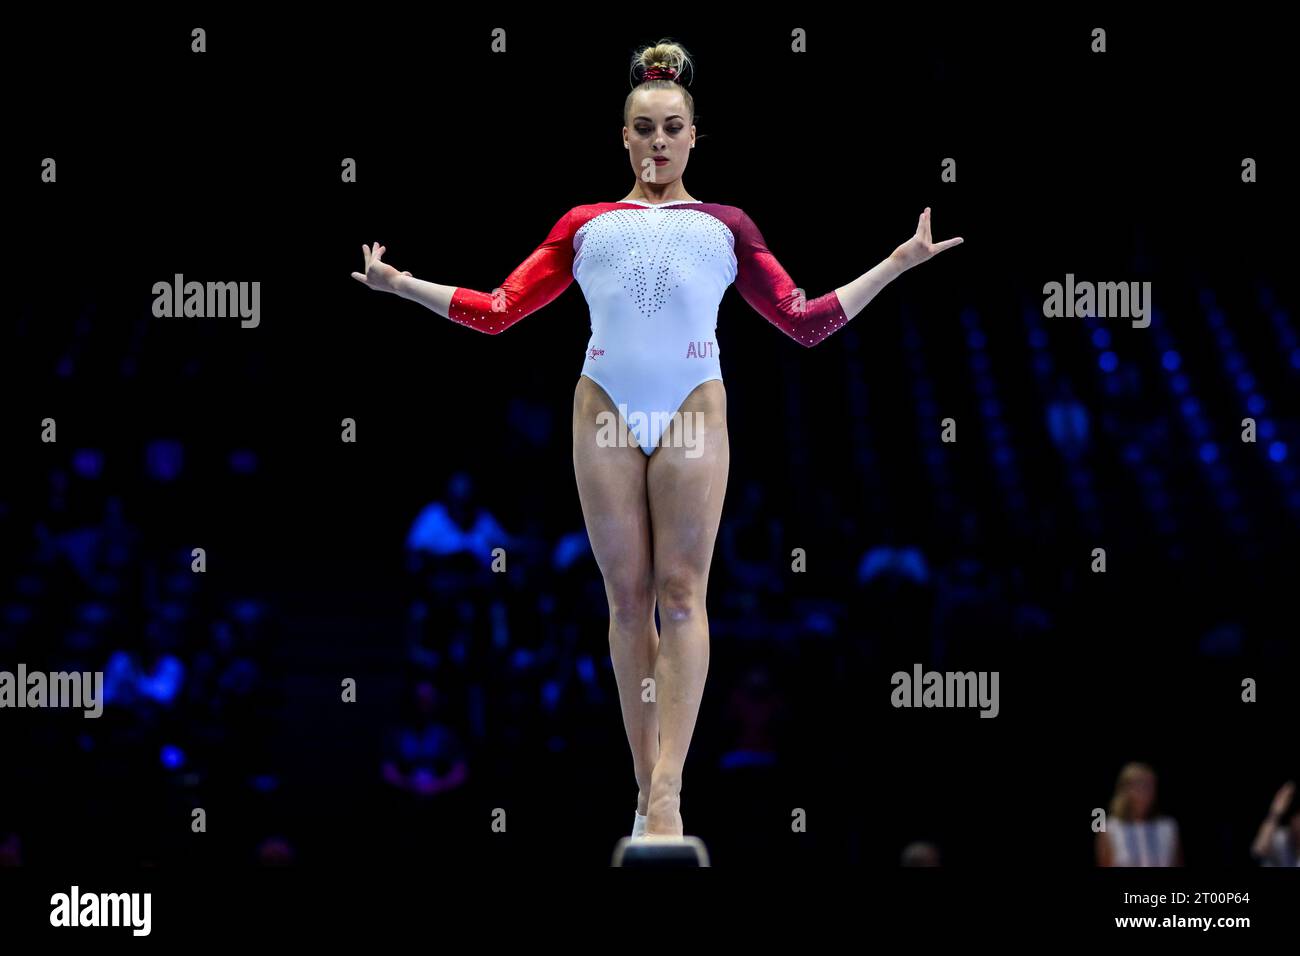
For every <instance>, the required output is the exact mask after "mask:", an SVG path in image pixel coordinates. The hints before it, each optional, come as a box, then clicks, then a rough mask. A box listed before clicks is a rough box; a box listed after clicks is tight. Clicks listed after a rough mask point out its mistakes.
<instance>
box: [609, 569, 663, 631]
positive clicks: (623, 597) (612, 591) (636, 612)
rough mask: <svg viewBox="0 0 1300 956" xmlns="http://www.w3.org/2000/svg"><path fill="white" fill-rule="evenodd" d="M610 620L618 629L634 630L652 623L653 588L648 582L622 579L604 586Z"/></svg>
mask: <svg viewBox="0 0 1300 956" xmlns="http://www.w3.org/2000/svg"><path fill="white" fill-rule="evenodd" d="M605 596H606V598H607V599H608V600H609V616H610V619H611V620H612V621H613V622H614V623H615V624H616V625H617V626H619V627H628V628H636V627H641V626H642V625H645V624H646V623H652V622H653V621H654V600H655V594H654V587H653V585H652V583H651V582H650V581H649V580H644V581H642V580H631V579H622V580H618V581H612V582H609V583H608V584H606V586H605Z"/></svg>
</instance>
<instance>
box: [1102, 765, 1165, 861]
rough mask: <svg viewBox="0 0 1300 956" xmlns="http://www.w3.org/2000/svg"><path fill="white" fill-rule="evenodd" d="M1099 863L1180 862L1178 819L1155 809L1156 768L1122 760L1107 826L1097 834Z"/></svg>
mask: <svg viewBox="0 0 1300 956" xmlns="http://www.w3.org/2000/svg"><path fill="white" fill-rule="evenodd" d="M1097 865H1098V866H1182V865H1183V848H1182V844H1181V842H1180V840H1179V836H1178V823H1177V821H1175V820H1174V819H1173V818H1172V817H1167V816H1159V815H1157V813H1156V772H1155V771H1154V770H1152V769H1151V767H1149V766H1147V765H1146V764H1144V763H1136V762H1134V763H1129V764H1125V766H1124V769H1123V770H1121V771H1120V773H1119V779H1118V780H1117V781H1116V783H1115V795H1114V797H1113V798H1112V800H1111V803H1110V814H1109V816H1108V817H1107V819H1106V830H1105V832H1103V833H1098V834H1097Z"/></svg>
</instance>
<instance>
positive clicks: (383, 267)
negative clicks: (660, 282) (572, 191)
mask: <svg viewBox="0 0 1300 956" xmlns="http://www.w3.org/2000/svg"><path fill="white" fill-rule="evenodd" d="M572 225H573V213H572V210H570V211H569V212H567V213H565V214H564V215H563V216H561V217H560V220H559V221H558V222H556V224H555V225H554V226H552V227H551V231H550V233H549V234H548V235H547V237H546V238H545V239H544V240H543V241H542V244H541V245H539V246H538V247H537V248H536V249H534V250H533V252H532V254H531V255H529V256H528V258H527V259H525V260H524V261H523V262H522V263H520V264H519V265H518V266H517V267H516V268H515V270H514V271H513V272H511V273H510V275H509V276H507V277H506V279H505V281H504V282H502V283H501V285H500V287H499V288H497V289H495V290H493V291H492V292H491V293H487V292H479V291H477V290H474V289H467V288H464V287H462V286H450V285H440V284H439V283H436V282H428V281H426V280H424V279H417V278H415V276H413V275H411V274H410V273H409V272H398V271H397V270H396V269H394V268H393V267H392V266H390V265H388V264H387V263H385V262H382V261H381V260H380V256H382V255H383V253H384V251H385V249H384V247H383V246H381V245H378V244H376V245H375V247H374V252H373V253H372V252H370V251H368V250H366V247H365V246H362V247H361V248H362V250H363V251H364V252H365V253H366V273H365V275H362V274H360V273H356V272H354V273H352V277H353V278H354V279H357V280H359V281H361V282H363V283H365V284H366V285H369V286H371V287H372V288H375V289H379V290H381V291H384V292H392V293H395V294H397V295H399V296H401V297H402V298H403V299H410V300H411V301H412V302H418V303H419V304H420V305H423V306H425V307H426V308H428V309H432V310H433V311H434V312H437V313H438V314H439V315H441V316H442V317H443V318H447V319H451V320H452V321H453V322H458V323H460V324H461V325H465V326H468V327H470V328H472V329H476V330H478V331H479V332H485V333H487V334H488V335H499V334H500V333H502V332H504V331H505V330H506V329H508V328H510V326H512V325H514V324H515V323H516V322H518V321H519V320H520V319H522V318H523V317H524V316H526V315H528V314H530V313H532V312H536V311H537V310H538V309H540V308H541V307H542V306H544V305H546V304H547V303H548V302H550V301H551V300H552V299H554V298H555V297H556V296H558V295H559V294H560V293H561V292H563V291H564V290H565V289H566V288H568V287H569V284H570V283H571V282H573V228H572Z"/></svg>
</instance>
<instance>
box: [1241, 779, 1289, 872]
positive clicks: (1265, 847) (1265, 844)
mask: <svg viewBox="0 0 1300 956" xmlns="http://www.w3.org/2000/svg"><path fill="white" fill-rule="evenodd" d="M1294 792H1295V784H1294V783H1292V782H1291V781H1290V780H1288V781H1287V782H1286V783H1284V784H1282V787H1281V789H1279V790H1278V792H1277V793H1276V794H1275V795H1274V796H1273V804H1272V806H1270V807H1269V808H1268V816H1267V817H1265V818H1264V822H1263V823H1261V824H1260V825H1259V832H1258V833H1257V834H1255V842H1254V843H1252V844H1251V847H1250V855H1251V856H1252V857H1254V858H1255V859H1256V860H1264V859H1267V858H1268V855H1269V853H1270V852H1271V850H1272V844H1273V834H1274V832H1275V831H1276V830H1277V824H1278V821H1279V820H1280V819H1281V818H1282V814H1284V813H1286V808H1287V807H1288V806H1289V805H1290V804H1291V795H1292V794H1293V793H1294Z"/></svg>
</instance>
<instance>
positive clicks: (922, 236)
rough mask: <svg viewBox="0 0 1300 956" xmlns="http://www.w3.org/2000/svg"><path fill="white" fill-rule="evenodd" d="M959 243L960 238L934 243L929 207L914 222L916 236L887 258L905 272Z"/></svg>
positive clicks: (960, 241)
mask: <svg viewBox="0 0 1300 956" xmlns="http://www.w3.org/2000/svg"><path fill="white" fill-rule="evenodd" d="M961 243H962V238H961V236H957V237H956V238H953V239H945V240H944V241H943V242H935V241H934V239H933V238H932V237H931V236H930V207H929V206H926V207H925V212H923V213H921V218H920V219H918V220H917V221H916V235H914V236H913V237H912V238H911V239H909V240H907V242H905V243H903V244H902V245H901V246H899V247H898V248H897V249H895V250H894V251H893V252H891V253H890V254H889V258H890V259H892V260H893V261H894V262H895V263H897V264H898V266H899V271H901V272H906V271H907V270H908V269H910V268H912V266H918V265H920V264H921V263H922V262H925V261H926V260H927V259H932V258H934V257H935V256H937V255H938V254H939V253H941V252H943V250H945V249H951V248H952V247H953V246H959V245H961Z"/></svg>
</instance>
